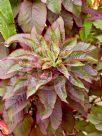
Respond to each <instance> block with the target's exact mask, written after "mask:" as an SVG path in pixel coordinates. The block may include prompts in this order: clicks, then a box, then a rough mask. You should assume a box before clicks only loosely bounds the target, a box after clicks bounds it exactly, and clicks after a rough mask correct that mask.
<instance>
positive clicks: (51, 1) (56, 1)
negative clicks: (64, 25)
mask: <svg viewBox="0 0 102 136" xmlns="http://www.w3.org/2000/svg"><path fill="white" fill-rule="evenodd" d="M47 7H48V9H50V10H51V11H52V12H54V13H56V14H58V13H60V11H61V0H47Z"/></svg>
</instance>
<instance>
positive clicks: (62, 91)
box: [54, 76, 67, 102]
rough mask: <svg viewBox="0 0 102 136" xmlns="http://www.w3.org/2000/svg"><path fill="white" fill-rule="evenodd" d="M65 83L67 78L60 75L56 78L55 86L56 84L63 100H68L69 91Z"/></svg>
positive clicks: (56, 89) (57, 91) (56, 90)
mask: <svg viewBox="0 0 102 136" xmlns="http://www.w3.org/2000/svg"><path fill="white" fill-rule="evenodd" d="M65 83H66V79H65V78H64V77H61V76H60V77H58V78H57V79H56V80H55V82H54V86H55V92H56V93H57V95H58V96H59V98H60V99H61V101H64V102H67V100H66V98H67V92H66V87H65Z"/></svg>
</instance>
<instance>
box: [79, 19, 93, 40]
mask: <svg viewBox="0 0 102 136" xmlns="http://www.w3.org/2000/svg"><path fill="white" fill-rule="evenodd" d="M91 28H92V22H91V21H85V22H84V24H83V28H82V29H81V30H80V38H81V40H82V41H86V40H87V39H88V36H89V34H90V32H91Z"/></svg>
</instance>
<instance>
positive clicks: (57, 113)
mask: <svg viewBox="0 0 102 136" xmlns="http://www.w3.org/2000/svg"><path fill="white" fill-rule="evenodd" d="M50 121H51V126H52V128H53V129H55V130H56V129H58V127H59V126H60V124H61V121H62V108H61V103H60V101H59V100H57V101H56V103H55V107H54V110H53V112H52V114H51V116H50Z"/></svg>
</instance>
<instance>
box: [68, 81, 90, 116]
mask: <svg viewBox="0 0 102 136" xmlns="http://www.w3.org/2000/svg"><path fill="white" fill-rule="evenodd" d="M67 92H68V102H69V104H70V106H71V107H72V108H74V109H76V110H77V111H79V112H80V113H81V114H82V115H83V116H86V115H87V113H88V110H89V108H90V105H89V102H88V96H87V94H86V92H84V90H82V89H78V88H76V87H75V88H74V87H73V86H71V85H70V83H68V84H67Z"/></svg>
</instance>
